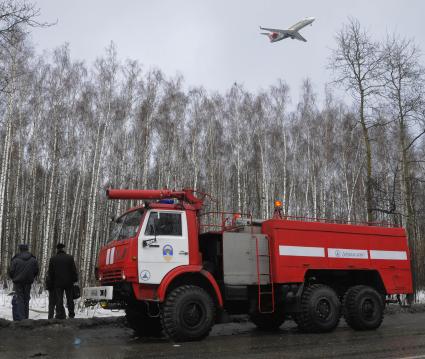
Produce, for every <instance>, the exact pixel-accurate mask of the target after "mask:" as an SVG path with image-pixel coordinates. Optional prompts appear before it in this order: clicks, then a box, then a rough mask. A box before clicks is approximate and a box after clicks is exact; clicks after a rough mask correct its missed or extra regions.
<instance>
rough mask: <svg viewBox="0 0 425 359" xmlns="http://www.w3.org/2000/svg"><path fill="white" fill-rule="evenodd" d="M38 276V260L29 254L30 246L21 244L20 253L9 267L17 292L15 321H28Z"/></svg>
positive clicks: (14, 312)
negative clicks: (34, 285)
mask: <svg viewBox="0 0 425 359" xmlns="http://www.w3.org/2000/svg"><path fill="white" fill-rule="evenodd" d="M37 275H38V262H37V259H36V258H35V257H34V256H33V255H32V254H31V253H30V252H28V244H20V245H19V253H18V254H16V255H15V256H14V257H13V258H12V261H11V263H10V267H9V277H10V278H11V279H12V281H13V289H14V291H15V298H14V299H15V310H14V311H13V320H23V319H28V317H29V302H30V292H31V284H32V283H33V282H34V278H35V277H36V276H37Z"/></svg>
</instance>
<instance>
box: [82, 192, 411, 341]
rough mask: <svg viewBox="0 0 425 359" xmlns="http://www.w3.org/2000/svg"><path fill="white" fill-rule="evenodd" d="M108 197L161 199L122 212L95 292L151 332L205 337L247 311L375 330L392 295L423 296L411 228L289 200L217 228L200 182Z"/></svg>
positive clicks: (262, 319)
mask: <svg viewBox="0 0 425 359" xmlns="http://www.w3.org/2000/svg"><path fill="white" fill-rule="evenodd" d="M107 195H108V197H109V198H110V199H121V200H130V199H132V200H149V202H146V203H145V204H144V205H143V206H140V207H137V208H132V209H130V210H128V211H127V212H126V213H124V214H123V215H122V216H121V217H119V218H118V219H116V220H115V221H114V222H115V223H114V228H113V231H112V236H111V240H110V242H109V243H108V244H107V245H105V246H104V247H103V248H101V250H100V253H99V257H98V262H97V268H96V276H97V279H98V281H99V282H100V286H98V287H88V288H84V292H83V295H84V297H85V298H86V300H87V303H88V304H93V303H95V302H100V304H101V305H102V306H103V307H104V308H109V309H118V308H121V309H125V311H126V317H127V321H128V324H129V326H130V327H132V328H133V329H134V330H135V331H136V332H137V333H138V334H139V335H144V336H153V335H158V334H160V333H161V332H162V331H163V332H165V334H166V335H167V336H168V337H169V338H171V339H172V340H175V341H190V340H200V339H202V338H204V337H206V336H207V335H208V333H209V332H210V330H211V328H212V326H213V325H214V323H217V322H220V321H223V320H224V318H226V316H227V314H242V313H245V314H249V315H250V318H251V320H252V322H253V323H254V324H255V325H256V326H257V327H258V328H259V329H262V330H275V329H278V328H279V327H280V326H281V325H282V323H283V322H284V321H285V320H294V321H295V322H296V323H297V325H298V327H299V329H300V330H301V331H305V332H329V331H332V330H333V329H335V327H336V326H337V325H338V323H339V320H340V317H341V316H343V317H344V318H345V320H346V322H347V323H348V325H349V326H350V327H351V328H353V329H355V330H373V329H376V328H378V327H379V326H380V325H381V323H382V320H383V311H384V306H385V303H386V301H387V298H388V297H387V296H389V295H394V294H409V293H412V277H411V270H410V254H409V248H408V246H407V239H406V233H405V231H404V229H402V228H385V227H379V226H366V225H348V224H336V223H327V222H324V221H316V222H309V221H306V220H303V221H300V220H295V219H290V218H287V217H286V218H285V217H283V218H282V216H281V215H280V211H279V207H278V208H277V209H276V211H275V216H274V218H272V219H268V220H262V221H260V220H254V219H252V218H251V217H250V216H240V215H237V216H233V217H232V216H229V215H228V214H226V213H220V214H219V216H221V220H220V225H219V226H218V227H215V228H214V227H213V225H208V224H207V222H208V220H207V219H208V218H211V216H217V213H209V214H208V213H203V212H202V209H203V199H202V198H200V197H197V196H195V194H194V191H192V190H188V189H186V190H182V191H171V190H113V189H110V190H108V192H107ZM198 196H199V195H198ZM236 217H239V218H236ZM209 226H211V227H209ZM227 317H228V316H227Z"/></svg>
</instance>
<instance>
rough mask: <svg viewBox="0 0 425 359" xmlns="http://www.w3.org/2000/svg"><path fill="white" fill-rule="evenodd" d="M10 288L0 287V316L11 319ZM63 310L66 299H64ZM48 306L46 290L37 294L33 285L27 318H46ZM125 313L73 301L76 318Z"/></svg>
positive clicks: (37, 290)
mask: <svg viewBox="0 0 425 359" xmlns="http://www.w3.org/2000/svg"><path fill="white" fill-rule="evenodd" d="M10 292H11V290H8V289H2V288H0V318H1V319H7V320H12V295H10ZM64 305H65V311H66V313H67V314H68V310H67V309H66V300H65V299H64ZM48 306H49V294H48V292H47V291H42V292H41V294H39V289H38V288H37V287H36V286H34V285H33V287H32V289H31V300H30V314H29V319H47V312H48ZM123 315H125V313H124V311H123V310H118V311H116V310H114V311H111V310H105V309H102V308H101V307H100V306H99V305H96V306H94V307H88V308H85V307H84V305H83V302H82V300H81V298H80V299H77V300H76V301H75V317H76V318H94V317H111V316H123Z"/></svg>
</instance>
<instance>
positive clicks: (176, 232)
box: [145, 212, 182, 236]
mask: <svg viewBox="0 0 425 359" xmlns="http://www.w3.org/2000/svg"><path fill="white" fill-rule="evenodd" d="M145 235H148V236H154V235H157V236H181V235H182V216H181V213H164V212H151V214H150V216H149V220H148V223H147V225H146V230H145Z"/></svg>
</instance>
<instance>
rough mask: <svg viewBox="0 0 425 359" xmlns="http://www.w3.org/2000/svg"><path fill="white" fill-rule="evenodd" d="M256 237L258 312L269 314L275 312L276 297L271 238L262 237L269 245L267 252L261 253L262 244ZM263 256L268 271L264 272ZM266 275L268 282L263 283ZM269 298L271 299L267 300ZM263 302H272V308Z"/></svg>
mask: <svg viewBox="0 0 425 359" xmlns="http://www.w3.org/2000/svg"><path fill="white" fill-rule="evenodd" d="M253 237H255V255H256V260H257V281H258V312H259V313H263V314H267V313H273V312H274V311H275V298H274V284H273V269H272V260H271V255H270V252H271V251H270V249H271V248H270V239H269V237H268V236H264V237H262V238H263V239H264V240H265V241H267V245H266V246H265V248H266V250H267V253H261V250H260V246H259V245H258V236H256V235H253ZM261 248H264V246H261ZM262 258H264V259H266V260H267V267H268V272H267V273H262V270H263V268H262V264H263V261H262V260H261V259H262ZM264 276H267V281H268V283H266V284H263V283H262V278H263V277H264ZM265 286H267V287H268V288H267V289H265V288H264V287H265ZM267 298H269V300H267ZM262 302H265V303H271V308H270V307H269V308H267V309H265V308H264V306H262V304H261V303H262Z"/></svg>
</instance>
